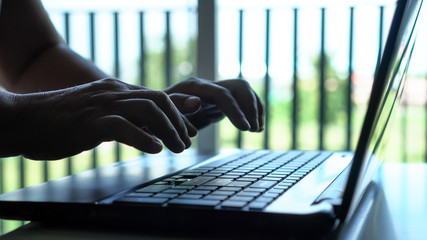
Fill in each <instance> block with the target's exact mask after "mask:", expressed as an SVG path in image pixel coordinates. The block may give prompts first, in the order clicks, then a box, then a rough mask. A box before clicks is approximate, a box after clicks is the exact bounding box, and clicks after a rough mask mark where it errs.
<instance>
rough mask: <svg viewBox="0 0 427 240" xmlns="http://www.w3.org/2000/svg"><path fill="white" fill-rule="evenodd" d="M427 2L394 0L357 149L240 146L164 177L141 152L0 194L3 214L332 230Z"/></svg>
mask: <svg viewBox="0 0 427 240" xmlns="http://www.w3.org/2000/svg"><path fill="white" fill-rule="evenodd" d="M421 6H422V0H399V1H398V2H397V5H396V10H395V13H394V17H393V20H392V24H391V27H390V30H389V34H388V38H387V41H386V44H385V48H384V51H383V53H382V57H381V61H380V62H379V64H378V66H377V69H376V72H375V77H374V82H373V87H372V93H371V97H370V100H369V104H368V108H367V111H366V115H365V119H364V122H363V126H362V129H361V132H360V137H359V141H358V144H357V147H356V150H355V151H354V152H329V151H300V150H288V151H279V150H257V151H247V150H236V151H235V152H233V153H223V154H219V155H217V156H213V157H211V158H209V159H207V160H205V161H202V162H200V163H197V164H195V165H193V166H190V167H188V168H184V169H179V170H177V171H172V172H171V173H168V174H166V175H163V176H160V177H153V176H149V175H148V174H147V172H146V171H147V166H146V164H145V161H146V159H145V158H144V157H142V158H139V159H135V160H131V161H127V162H121V163H116V164H113V165H110V166H106V167H102V168H98V169H93V170H89V171H86V172H83V173H79V174H76V175H72V176H67V177H64V178H61V179H58V180H54V181H50V182H46V183H42V184H39V185H36V186H32V187H27V188H24V189H20V190H17V191H13V192H9V193H5V194H3V195H0V218H2V219H15V220H31V221H40V222H45V223H65V224H76V223H79V224H83V225H88V224H90V225H91V226H92V225H100V226H103V227H104V228H105V227H106V226H127V227H135V228H143V229H157V230H161V231H168V230H171V231H174V230H184V231H200V232H203V233H205V232H209V231H210V232H211V233H212V232H214V233H215V232H229V231H233V232H238V233H239V232H245V233H248V232H257V233H271V232H277V233H279V234H281V236H285V235H289V236H299V237H300V236H303V237H313V236H315V237H319V236H325V235H327V234H329V233H331V232H332V231H333V230H334V229H336V228H337V226H340V225H342V224H344V223H346V222H347V221H349V219H351V217H352V215H353V213H354V212H355V210H356V209H357V207H358V204H359V202H360V200H361V198H362V196H363V194H364V191H365V189H366V187H367V185H368V184H369V182H370V181H371V179H372V177H373V175H374V174H375V172H376V170H377V168H378V167H379V165H380V163H381V156H382V154H381V153H382V152H383V151H384V146H385V142H386V141H385V140H386V139H387V131H386V130H387V129H389V128H390V126H389V125H390V121H391V120H392V118H393V114H394V113H395V112H396V108H397V106H398V105H399V100H400V97H401V94H402V91H403V87H404V84H405V77H406V72H407V69H408V65H409V60H410V58H411V54H412V51H413V48H414V42H415V35H416V25H417V20H418V18H419V15H420V13H421ZM174 157H175V158H176V160H175V161H180V156H179V155H178V156H174ZM151 158H152V159H154V161H155V158H156V155H153V156H151ZM159 158H160V156H159ZM163 162H164V161H163ZM148 167H149V166H148ZM163 168H166V166H164V167H163Z"/></svg>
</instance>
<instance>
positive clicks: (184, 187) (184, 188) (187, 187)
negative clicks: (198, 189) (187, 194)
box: [171, 185, 195, 190]
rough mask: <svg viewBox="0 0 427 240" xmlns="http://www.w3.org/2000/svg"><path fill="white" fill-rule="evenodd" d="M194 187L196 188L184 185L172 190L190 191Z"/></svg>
mask: <svg viewBox="0 0 427 240" xmlns="http://www.w3.org/2000/svg"><path fill="white" fill-rule="evenodd" d="M194 187H195V186H182V185H180V186H174V187H172V188H171V189H180V190H190V189H193V188H194Z"/></svg>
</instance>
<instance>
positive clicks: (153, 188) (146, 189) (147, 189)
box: [135, 185, 171, 193]
mask: <svg viewBox="0 0 427 240" xmlns="http://www.w3.org/2000/svg"><path fill="white" fill-rule="evenodd" d="M169 188H171V186H169V185H150V186H148V187H143V188H141V189H138V190H136V191H135V192H137V193H158V192H161V191H163V190H166V189H169Z"/></svg>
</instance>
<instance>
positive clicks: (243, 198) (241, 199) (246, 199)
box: [229, 196, 254, 202]
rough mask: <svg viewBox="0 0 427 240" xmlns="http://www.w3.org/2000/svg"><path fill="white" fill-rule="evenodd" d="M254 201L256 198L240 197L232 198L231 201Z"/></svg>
mask: <svg viewBox="0 0 427 240" xmlns="http://www.w3.org/2000/svg"><path fill="white" fill-rule="evenodd" d="M252 199H254V197H239V196H232V197H231V198H230V199H229V200H231V201H239V202H249V201H251V200H252Z"/></svg>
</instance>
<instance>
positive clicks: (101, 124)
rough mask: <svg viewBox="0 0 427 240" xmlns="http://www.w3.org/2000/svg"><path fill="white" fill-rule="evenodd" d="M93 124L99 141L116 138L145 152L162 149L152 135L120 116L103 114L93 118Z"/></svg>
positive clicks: (155, 151) (154, 151)
mask: <svg viewBox="0 0 427 240" xmlns="http://www.w3.org/2000/svg"><path fill="white" fill-rule="evenodd" d="M93 124H94V128H93V129H95V132H96V135H97V136H98V137H99V138H100V139H101V141H113V140H116V141H118V142H121V143H124V144H127V145H129V146H132V147H135V148H137V149H138V150H140V151H143V152H147V153H158V152H160V151H161V150H162V144H161V143H160V142H159V141H158V140H157V139H156V138H155V137H154V136H152V135H150V134H148V133H146V132H144V131H143V130H141V129H139V128H138V127H136V126H135V125H133V124H132V123H130V122H129V121H127V120H126V119H124V118H123V117H121V116H117V115H108V116H103V117H100V118H97V119H95V120H94V122H93Z"/></svg>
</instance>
